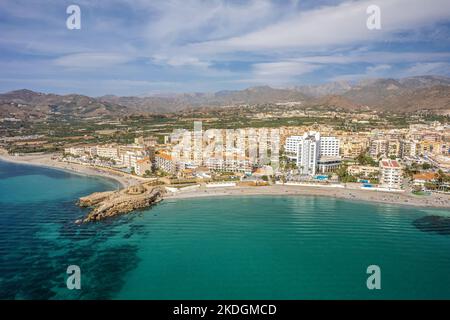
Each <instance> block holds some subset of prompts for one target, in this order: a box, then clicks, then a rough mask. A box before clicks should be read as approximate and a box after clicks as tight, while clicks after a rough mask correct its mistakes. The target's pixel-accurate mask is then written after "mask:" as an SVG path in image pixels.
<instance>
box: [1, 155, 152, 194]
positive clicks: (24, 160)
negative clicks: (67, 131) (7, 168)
mask: <svg viewBox="0 0 450 320" xmlns="http://www.w3.org/2000/svg"><path fill="white" fill-rule="evenodd" d="M0 160H2V161H7V162H12V163H19V164H27V165H35V166H41V167H47V168H53V169H59V170H66V171H70V172H72V173H76V174H81V175H89V176H99V177H103V178H108V179H113V180H115V181H117V182H119V183H120V185H121V187H122V188H126V187H129V186H132V185H136V184H139V183H142V182H145V181H148V179H145V178H140V177H136V176H132V175H130V174H126V173H121V172H117V171H115V170H111V169H107V168H100V167H93V166H85V165H81V164H77V163H68V162H63V161H60V160H58V159H57V157H56V155H55V154H33V155H23V156H12V155H8V154H7V152H6V151H5V150H3V149H0Z"/></svg>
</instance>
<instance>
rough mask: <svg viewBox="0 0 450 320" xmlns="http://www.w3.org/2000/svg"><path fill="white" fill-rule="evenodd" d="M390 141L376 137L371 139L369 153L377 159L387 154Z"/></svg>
mask: <svg viewBox="0 0 450 320" xmlns="http://www.w3.org/2000/svg"><path fill="white" fill-rule="evenodd" d="M387 151H388V141H387V140H385V139H375V140H372V141H370V147H369V155H370V156H371V157H372V158H374V159H377V158H378V157H379V156H381V157H385V156H387Z"/></svg>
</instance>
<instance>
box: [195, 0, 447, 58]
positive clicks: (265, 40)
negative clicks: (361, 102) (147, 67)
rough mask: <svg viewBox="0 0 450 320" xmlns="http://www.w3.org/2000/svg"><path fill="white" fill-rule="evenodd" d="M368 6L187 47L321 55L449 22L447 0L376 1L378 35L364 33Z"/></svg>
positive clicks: (312, 14)
mask: <svg viewBox="0 0 450 320" xmlns="http://www.w3.org/2000/svg"><path fill="white" fill-rule="evenodd" d="M370 4H373V1H372V0H370V1H359V2H354V1H348V2H345V3H342V4H340V5H337V6H326V7H321V8H318V9H313V10H309V11H303V12H300V13H298V14H296V15H295V16H293V17H288V18H286V19H284V20H281V21H279V22H276V23H273V24H271V25H268V26H265V27H262V28H261V29H259V30H256V31H253V32H249V33H247V34H244V35H240V36H236V37H230V38H228V39H224V40H218V41H206V42H201V43H197V44H193V45H188V46H187V48H188V49H189V50H194V51H197V52H209V53H218V52H230V51H265V50H279V49H289V48H297V49H298V48H304V49H305V48H311V49H313V48H314V49H323V48H326V47H330V46H337V45H345V44H352V43H356V42H373V41H386V40H388V39H390V40H393V39H395V38H396V35H395V34H396V32H400V31H406V30H417V29H418V28H420V27H423V26H426V25H430V24H435V23H437V22H439V21H448V20H449V19H450V2H449V1H448V0H430V1H423V0H378V1H377V5H379V6H380V7H381V19H382V30H375V31H373V30H372V31H371V30H368V29H367V27H366V19H367V17H368V15H367V14H366V8H367V7H368V6H369V5H370Z"/></svg>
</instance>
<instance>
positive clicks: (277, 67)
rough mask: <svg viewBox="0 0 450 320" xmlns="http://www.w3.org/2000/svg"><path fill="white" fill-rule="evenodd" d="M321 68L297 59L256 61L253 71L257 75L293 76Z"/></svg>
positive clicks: (266, 76) (267, 76)
mask: <svg viewBox="0 0 450 320" xmlns="http://www.w3.org/2000/svg"><path fill="white" fill-rule="evenodd" d="M318 68H320V66H319V65H314V64H308V63H303V62H296V61H280V62H269V63H255V64H254V65H253V73H254V75H255V76H256V77H264V78H270V77H293V76H299V75H302V74H305V73H309V72H311V71H314V70H317V69H318Z"/></svg>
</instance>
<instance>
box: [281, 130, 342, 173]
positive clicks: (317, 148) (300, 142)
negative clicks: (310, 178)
mask: <svg viewBox="0 0 450 320" xmlns="http://www.w3.org/2000/svg"><path fill="white" fill-rule="evenodd" d="M339 146H340V144H339V140H338V139H337V138H335V137H321V136H320V133H319V132H314V131H311V132H307V133H305V134H304V135H303V136H291V137H288V138H287V139H286V143H285V146H284V150H285V152H286V156H287V157H288V158H289V159H291V160H293V161H295V162H296V164H297V167H298V170H299V172H300V174H303V175H315V174H316V173H317V172H318V171H319V170H320V171H322V172H327V171H329V170H330V169H334V168H336V167H337V166H339V164H340V158H339Z"/></svg>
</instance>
